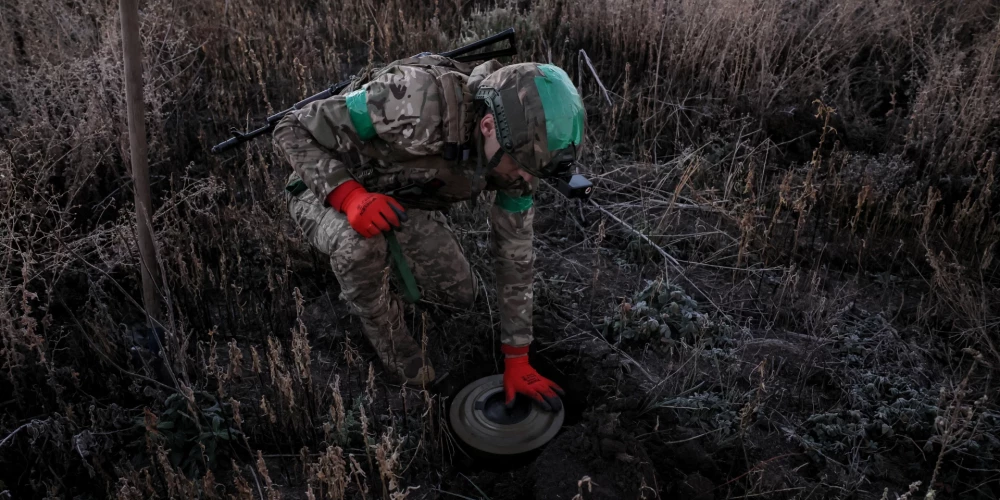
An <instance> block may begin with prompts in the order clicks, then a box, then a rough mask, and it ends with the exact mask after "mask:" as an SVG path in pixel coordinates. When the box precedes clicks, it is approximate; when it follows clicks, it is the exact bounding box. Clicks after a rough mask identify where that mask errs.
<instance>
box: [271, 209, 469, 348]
mask: <svg viewBox="0 0 1000 500" xmlns="http://www.w3.org/2000/svg"><path fill="white" fill-rule="evenodd" d="M288 210H289V212H290V213H291V215H292V218H293V219H294V220H295V222H296V224H298V226H299V227H300V228H301V229H302V231H303V233H304V234H305V236H306V238H307V239H308V240H309V242H310V243H311V244H312V245H313V246H314V247H316V249H318V250H319V251H320V252H322V253H324V254H326V255H328V256H329V257H330V265H331V266H332V267H333V272H334V274H335V275H336V276H337V281H338V282H339V283H340V290H341V292H340V294H341V298H342V299H344V300H345V301H346V302H347V303H348V304H349V305H350V306H351V309H352V311H353V312H354V313H355V314H357V315H358V316H359V317H360V319H361V321H362V324H363V325H364V327H365V330H366V331H365V333H366V335H368V336H369V340H370V341H372V342H373V343H377V340H378V339H373V338H372V337H371V336H372V335H373V334H375V331H378V332H381V333H380V334H381V335H391V334H392V332H396V331H400V330H404V331H405V327H404V323H403V319H402V308H401V306H400V301H399V297H398V295H397V294H396V293H395V292H394V291H392V290H390V289H389V286H388V284H389V281H390V280H389V276H390V275H392V272H391V271H392V270H391V269H390V267H389V266H390V264H389V262H390V259H389V255H388V245H387V243H386V239H385V238H384V237H382V236H381V235H380V236H376V237H374V238H365V237H364V236H361V235H360V234H358V233H357V231H355V230H354V228H352V227H351V225H350V223H349V222H348V221H347V216H346V215H344V214H342V213H340V212H337V211H336V210H333V209H332V208H329V207H326V206H324V204H323V203H322V202H321V201H320V200H318V199H317V198H316V195H315V194H313V193H312V191H311V190H308V189H307V190H304V191H302V192H301V193H299V194H298V195H295V196H291V195H289V198H288ZM406 215H407V221H406V222H404V223H402V227H401V228H399V229H397V230H395V233H396V238H397V239H398V240H399V245H400V247H401V248H402V252H403V256H404V258H405V260H406V262H407V264H409V266H410V270H411V271H412V272H413V276H414V278H416V281H417V286H418V288H419V290H420V294H421V297H422V298H423V299H426V300H430V301H433V302H439V303H444V304H448V305H451V306H454V307H459V308H469V307H471V306H472V304H473V302H474V301H475V298H476V290H477V286H478V285H477V282H476V281H477V280H476V278H475V275H474V274H473V273H472V269H471V268H470V266H469V261H468V260H467V259H466V258H465V255H464V254H463V253H462V247H461V246H460V245H459V243H458V239H457V238H456V237H455V234H454V233H453V232H452V230H451V229H450V228H449V227H448V225H447V222H446V220H445V217H444V215H443V214H441V213H440V212H431V211H424V210H413V209H411V210H407V212H406ZM375 347H376V349H378V348H379V346H378V345H376V346H375Z"/></svg>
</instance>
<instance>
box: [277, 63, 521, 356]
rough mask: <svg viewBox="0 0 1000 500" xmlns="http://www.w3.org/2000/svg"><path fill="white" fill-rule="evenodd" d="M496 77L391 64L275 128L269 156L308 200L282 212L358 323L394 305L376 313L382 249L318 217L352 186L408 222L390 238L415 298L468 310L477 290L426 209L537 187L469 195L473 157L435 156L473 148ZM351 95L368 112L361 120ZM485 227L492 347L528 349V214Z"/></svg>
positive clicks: (380, 243)
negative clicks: (417, 290) (332, 196)
mask: <svg viewBox="0 0 1000 500" xmlns="http://www.w3.org/2000/svg"><path fill="white" fill-rule="evenodd" d="M499 67H500V66H499V64H498V63H497V62H496V61H490V62H487V63H484V64H481V65H479V66H477V67H475V68H472V67H471V66H468V65H465V64H461V63H456V62H454V61H451V60H448V59H446V58H443V57H440V56H424V57H418V58H411V59H406V60H402V61H397V62H395V63H393V64H391V65H389V66H388V67H386V68H385V69H383V70H382V71H381V72H379V73H378V74H376V75H375V76H374V77H373V79H372V81H370V82H369V83H367V84H365V85H364V86H363V87H361V88H360V89H358V90H356V91H355V92H352V93H351V94H348V95H337V96H333V97H331V98H329V99H325V100H322V101H317V102H313V103H310V104H309V105H307V106H305V107H303V108H302V109H300V110H298V111H295V112H292V113H289V114H288V115H287V116H286V117H285V118H284V119H282V120H281V121H280V122H279V123H278V125H277V126H276V127H275V131H274V140H275V143H276V146H277V148H278V149H279V150H280V151H282V152H283V153H284V155H285V157H286V158H287V160H288V162H289V163H290V164H291V166H292V168H293V170H294V171H295V174H296V175H297V176H298V177H299V178H301V180H302V181H303V182H304V183H305V184H306V186H307V187H308V195H305V194H303V195H300V196H299V197H297V198H296V199H297V200H300V201H301V202H302V203H305V204H306V206H301V205H299V202H298V201H296V202H290V207H289V208H290V210H292V213H293V217H295V218H296V220H297V221H298V223H299V225H300V226H301V227H302V229H303V231H305V233H306V234H307V236H308V237H309V239H310V241H311V242H312V244H313V245H314V246H316V247H317V248H318V249H319V250H320V251H323V252H324V253H327V254H328V255H330V256H331V264H332V265H333V269H334V273H335V274H336V275H337V279H338V280H339V281H340V283H341V286H342V289H343V292H342V293H343V297H344V299H345V300H347V301H348V302H350V303H351V304H352V306H353V307H354V308H355V309H356V311H357V312H358V314H359V315H360V316H362V319H364V318H366V317H367V318H374V317H376V316H378V315H381V314H385V313H386V311H388V309H389V307H390V306H389V303H390V302H392V301H388V302H387V301H385V300H383V301H382V302H381V305H380V302H379V297H380V296H381V295H384V293H382V288H381V280H382V272H383V270H384V269H385V268H386V263H387V260H386V245H385V240H384V238H381V237H377V238H372V239H370V240H366V239H365V238H363V237H362V236H360V235H359V234H357V233H355V232H354V231H353V229H351V227H350V225H349V224H348V223H347V219H346V217H345V216H343V215H342V214H339V213H337V212H336V211H334V210H332V209H329V208H328V207H327V206H326V197H327V195H328V194H329V193H330V192H331V191H332V190H333V189H335V188H336V187H337V186H339V185H340V184H342V183H343V182H346V181H347V180H350V179H354V180H357V181H358V182H360V183H361V184H362V185H364V186H365V188H366V189H368V190H369V191H373V192H381V193H386V194H389V195H391V196H393V197H394V198H396V199H397V200H398V201H399V202H400V203H402V204H403V206H405V207H407V209H408V214H409V215H410V218H409V219H410V220H409V221H408V222H406V223H404V224H403V229H402V230H400V231H399V232H398V233H397V236H398V238H399V243H400V246H401V247H402V249H403V252H404V254H406V256H407V259H408V261H410V263H411V268H412V269H413V272H414V275H415V276H416V278H417V282H418V285H419V286H420V287H421V288H422V292H425V293H427V297H429V298H431V299H432V300H433V297H434V294H435V293H436V292H437V293H439V294H440V295H439V296H440V297H441V300H443V301H445V302H447V303H451V304H465V303H468V302H469V301H471V297H472V296H473V295H474V293H475V284H474V282H473V281H472V275H471V271H470V270H469V266H468V261H467V260H466V259H465V257H464V256H463V255H462V253H461V249H460V248H459V246H458V243H457V242H456V241H455V239H454V236H453V235H452V233H451V232H450V230H448V229H447V228H446V226H445V225H444V222H443V217H442V216H441V215H440V214H436V213H434V212H433V211H431V209H443V208H446V207H447V206H448V205H450V204H452V203H455V202H458V201H463V200H469V199H470V198H471V197H472V193H473V192H479V191H480V190H484V189H485V190H487V191H490V190H498V189H500V190H501V191H502V192H503V194H504V195H506V196H507V197H508V198H523V197H525V196H531V194H532V193H533V191H534V190H535V189H536V188H537V183H536V185H535V186H528V185H523V184H518V185H513V186H503V187H502V189H501V186H491V185H490V184H489V183H487V182H486V180H484V179H476V180H475V185H474V184H473V179H472V177H473V172H474V171H475V165H476V157H475V154H473V155H472V157H471V158H469V159H467V160H465V161H458V160H445V159H444V157H443V156H442V153H443V151H444V147H445V143H446V142H452V141H453V140H456V138H457V140H459V141H461V142H465V141H467V140H469V138H471V136H472V133H473V130H474V127H475V126H476V124H477V123H478V122H477V119H476V116H475V113H474V108H473V106H472V102H473V101H472V96H473V95H474V93H475V90H476V86H477V84H478V82H481V81H482V80H483V79H484V78H486V77H487V76H488V75H489V74H491V73H492V72H495V71H496V70H497V68H499ZM470 75H471V76H470ZM362 92H363V93H362ZM359 96H363V101H361V104H363V107H361V108H360V109H361V110H362V111H367V113H359ZM352 112H353V115H352ZM362 115H364V116H362ZM456 124H457V125H456ZM305 200H309V201H308V202H307V201H305ZM423 209H427V210H423ZM490 216H491V227H492V230H493V232H492V236H493V242H492V244H493V253H494V256H495V269H496V275H497V292H498V297H499V309H500V320H501V330H502V332H503V336H502V338H501V340H502V342H503V343H505V344H510V345H515V346H520V345H526V344H528V343H530V342H531V340H532V334H531V332H532V329H531V316H532V291H531V287H532V280H533V277H534V272H533V262H534V252H533V249H532V235H533V233H532V228H531V224H532V220H533V217H534V211H533V209H529V210H527V211H517V212H512V211H509V210H506V209H504V208H503V207H501V206H499V205H498V206H494V207H493V208H492V209H491V211H490ZM393 300H395V299H393Z"/></svg>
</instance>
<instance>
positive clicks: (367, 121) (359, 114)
mask: <svg viewBox="0 0 1000 500" xmlns="http://www.w3.org/2000/svg"><path fill="white" fill-rule="evenodd" d="M345 97H347V111H348V112H349V113H350V114H351V124H353V125H354V130H356V131H357V132H358V137H360V138H361V140H362V141H367V140H368V139H371V138H372V137H375V125H374V124H373V123H372V118H371V116H368V91H367V90H365V89H359V90H355V91H354V92H350V93H348V94H347V95H346V96H345Z"/></svg>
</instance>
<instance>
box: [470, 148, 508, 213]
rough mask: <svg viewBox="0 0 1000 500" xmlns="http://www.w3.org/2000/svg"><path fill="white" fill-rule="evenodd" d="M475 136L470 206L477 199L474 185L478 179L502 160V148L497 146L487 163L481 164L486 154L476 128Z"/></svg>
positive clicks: (477, 182) (477, 193) (477, 191)
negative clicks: (474, 160) (474, 163)
mask: <svg viewBox="0 0 1000 500" xmlns="http://www.w3.org/2000/svg"><path fill="white" fill-rule="evenodd" d="M475 136H476V150H477V151H476V172H475V174H473V176H472V207H473V208H475V206H476V200H478V199H479V189H477V187H476V186H478V185H479V179H481V178H482V177H483V176H484V175H486V173H487V172H491V171H492V170H493V169H494V168H497V165H499V164H500V160H503V154H504V151H503V148H498V149H497V151H496V153H493V156H492V157H491V158H490V161H489V163H487V164H486V165H483V158H484V157H485V156H486V151H485V150H483V134H482V132H481V131H479V130H477V131H476V133H475Z"/></svg>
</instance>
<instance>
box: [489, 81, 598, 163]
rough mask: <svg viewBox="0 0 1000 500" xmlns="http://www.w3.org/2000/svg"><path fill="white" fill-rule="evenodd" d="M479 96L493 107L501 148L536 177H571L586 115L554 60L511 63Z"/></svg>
mask: <svg viewBox="0 0 1000 500" xmlns="http://www.w3.org/2000/svg"><path fill="white" fill-rule="evenodd" d="M475 100H476V101H477V102H479V103H481V104H482V105H485V106H486V107H487V108H489V110H490V111H492V113H493V116H494V119H495V122H496V131H497V132H496V133H497V141H498V142H499V143H500V149H501V150H502V151H503V152H504V153H507V154H509V155H510V156H511V157H512V158H514V161H515V163H517V164H518V166H520V167H521V168H522V169H524V170H525V171H527V172H529V173H530V174H532V175H534V176H536V177H565V176H568V175H569V170H570V167H571V166H572V164H573V162H574V161H575V160H576V159H577V158H578V157H579V154H580V143H581V142H582V140H583V123H584V120H585V119H586V113H585V112H584V109H583V101H581V100H580V94H579V93H577V91H576V87H575V86H574V85H573V82H572V81H571V80H570V79H569V76H567V75H566V72H565V71H563V70H562V69H561V68H559V67H558V66H553V65H551V64H538V63H522V64H512V65H509V66H505V67H503V68H500V69H499V70H497V71H494V72H493V73H491V74H490V75H489V76H487V77H486V78H485V79H483V81H482V83H481V84H480V85H479V88H478V90H477V91H476V96H475ZM500 156H501V155H499V154H498V155H496V157H495V158H493V159H491V161H490V168H493V167H496V164H497V163H499V161H500Z"/></svg>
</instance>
